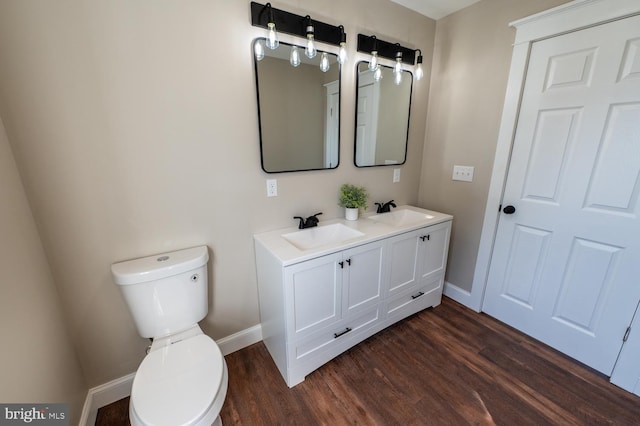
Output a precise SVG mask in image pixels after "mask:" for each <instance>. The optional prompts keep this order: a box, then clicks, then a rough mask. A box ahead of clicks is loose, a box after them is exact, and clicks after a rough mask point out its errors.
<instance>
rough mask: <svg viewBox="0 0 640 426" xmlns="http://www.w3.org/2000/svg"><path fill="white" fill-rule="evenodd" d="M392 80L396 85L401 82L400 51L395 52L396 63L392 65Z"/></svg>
mask: <svg viewBox="0 0 640 426" xmlns="http://www.w3.org/2000/svg"><path fill="white" fill-rule="evenodd" d="M393 82H394V83H395V84H396V85H400V83H402V52H400V51H398V53H396V64H395V65H394V66H393Z"/></svg>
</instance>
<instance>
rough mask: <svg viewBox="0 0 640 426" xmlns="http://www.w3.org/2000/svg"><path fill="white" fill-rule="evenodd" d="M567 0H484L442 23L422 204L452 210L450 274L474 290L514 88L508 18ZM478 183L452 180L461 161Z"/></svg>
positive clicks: (435, 60) (434, 69)
mask: <svg viewBox="0 0 640 426" xmlns="http://www.w3.org/2000/svg"><path fill="white" fill-rule="evenodd" d="M566 1H567V0H537V1H531V0H483V1H481V2H479V3H476V4H474V5H472V6H470V7H468V8H466V9H463V10H461V11H459V12H457V13H454V14H452V15H449V16H448V17H445V18H443V19H441V20H439V21H438V23H437V26H436V44H435V50H434V56H433V66H432V72H433V77H432V80H431V87H432V89H431V93H430V97H429V115H428V120H427V129H426V140H425V147H424V151H423V162H422V177H421V180H420V191H419V192H420V195H419V205H420V206H422V207H426V208H430V209H433V210H439V211H443V212H446V213H449V214H452V215H453V216H454V217H455V219H454V221H453V231H452V238H451V245H450V251H449V253H450V255H449V261H448V267H447V277H446V280H447V281H448V282H450V283H452V284H454V285H456V286H458V287H460V288H462V289H464V290H467V291H470V290H471V284H472V280H473V272H474V268H475V261H476V256H477V252H478V244H479V242H480V232H481V230H482V221H483V217H484V209H485V205H486V199H487V194H488V191H489V180H490V178H491V170H492V167H493V157H494V154H495V147H496V142H497V137H498V128H499V125H500V118H501V115H502V104H503V102H504V95H505V92H506V87H507V77H508V74H509V64H510V63H511V53H512V48H511V45H512V43H513V40H514V36H515V30H513V29H512V28H510V27H509V26H508V23H509V22H511V21H514V20H516V19H519V18H523V17H525V16H528V15H531V14H533V13H537V12H540V11H543V10H546V9H549V8H551V7H554V6H557V5H559V4H562V3H566ZM454 164H457V165H464V166H474V167H475V174H474V181H473V182H472V183H468V182H457V181H456V182H454V181H452V180H451V175H452V173H453V165H454Z"/></svg>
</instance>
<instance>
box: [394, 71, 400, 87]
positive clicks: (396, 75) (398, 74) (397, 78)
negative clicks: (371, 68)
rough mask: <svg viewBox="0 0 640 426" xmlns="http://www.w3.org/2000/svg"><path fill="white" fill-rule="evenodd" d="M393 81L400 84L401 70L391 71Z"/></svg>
mask: <svg viewBox="0 0 640 426" xmlns="http://www.w3.org/2000/svg"><path fill="white" fill-rule="evenodd" d="M393 82H394V83H395V84H396V86H400V84H402V70H400V72H396V73H393Z"/></svg>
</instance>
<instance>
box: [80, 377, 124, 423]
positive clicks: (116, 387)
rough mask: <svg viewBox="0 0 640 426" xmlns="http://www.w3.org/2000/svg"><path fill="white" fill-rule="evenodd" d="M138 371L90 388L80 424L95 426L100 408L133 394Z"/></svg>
mask: <svg viewBox="0 0 640 426" xmlns="http://www.w3.org/2000/svg"><path fill="white" fill-rule="evenodd" d="M135 374H136V373H131V374H128V375H126V376H124V377H120V378H119V379H115V380H112V381H110V382H109V383H105V384H102V385H100V386H96V387H95V388H91V389H89V392H87V399H86V400H85V401H84V407H83V408H82V415H81V416H80V422H79V425H81V426H82V425H86V426H93V425H95V424H96V415H97V414H98V409H99V408H101V407H104V406H105V405H109V404H111V403H112V402H116V401H119V400H121V399H122V398H125V397H127V396H129V395H131V386H132V385H133V377H134V376H135Z"/></svg>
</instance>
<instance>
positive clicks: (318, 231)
mask: <svg viewBox="0 0 640 426" xmlns="http://www.w3.org/2000/svg"><path fill="white" fill-rule="evenodd" d="M362 236H364V234H363V233H362V232H360V231H357V230H355V229H352V228H349V227H348V226H345V225H343V224H341V223H334V224H332V225H325V226H317V227H315V228H309V229H301V230H300V231H296V232H289V233H288V234H283V235H282V238H284V239H285V240H287V241H288V242H290V243H291V244H293V245H294V246H295V247H296V248H298V249H300V250H311V249H314V248H316V247H320V246H324V245H329V244H339V243H342V242H345V241H348V240H351V239H354V238H358V237H362Z"/></svg>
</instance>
